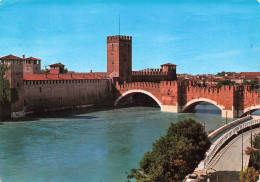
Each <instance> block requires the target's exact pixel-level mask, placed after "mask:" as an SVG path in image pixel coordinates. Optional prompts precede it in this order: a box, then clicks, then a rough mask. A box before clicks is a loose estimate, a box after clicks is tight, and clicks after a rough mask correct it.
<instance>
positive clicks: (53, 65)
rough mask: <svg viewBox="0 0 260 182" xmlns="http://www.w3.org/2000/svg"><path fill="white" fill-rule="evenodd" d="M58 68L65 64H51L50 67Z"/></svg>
mask: <svg viewBox="0 0 260 182" xmlns="http://www.w3.org/2000/svg"><path fill="white" fill-rule="evenodd" d="M56 66H57V67H58V66H65V65H64V64H61V63H55V64H51V65H50V67H56Z"/></svg>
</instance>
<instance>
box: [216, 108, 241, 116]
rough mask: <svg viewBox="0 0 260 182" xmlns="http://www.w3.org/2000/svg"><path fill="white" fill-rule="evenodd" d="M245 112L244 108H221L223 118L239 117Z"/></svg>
mask: <svg viewBox="0 0 260 182" xmlns="http://www.w3.org/2000/svg"><path fill="white" fill-rule="evenodd" d="M243 113H244V111H243V110H237V109H234V108H233V107H232V110H224V109H223V110H221V116H222V117H223V118H225V117H227V118H239V117H240V116H242V115H243Z"/></svg>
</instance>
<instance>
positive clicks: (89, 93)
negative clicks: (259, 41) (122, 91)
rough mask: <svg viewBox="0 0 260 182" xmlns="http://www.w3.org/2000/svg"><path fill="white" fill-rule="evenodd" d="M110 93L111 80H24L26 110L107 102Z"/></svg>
mask: <svg viewBox="0 0 260 182" xmlns="http://www.w3.org/2000/svg"><path fill="white" fill-rule="evenodd" d="M110 93H111V86H110V81H109V80H48V81H24V101H25V102H24V105H25V111H26V112H30V111H41V110H49V109H54V108H66V107H73V106H82V105H93V104H97V103H100V102H102V103H105V102H107V101H108V100H109V96H110Z"/></svg>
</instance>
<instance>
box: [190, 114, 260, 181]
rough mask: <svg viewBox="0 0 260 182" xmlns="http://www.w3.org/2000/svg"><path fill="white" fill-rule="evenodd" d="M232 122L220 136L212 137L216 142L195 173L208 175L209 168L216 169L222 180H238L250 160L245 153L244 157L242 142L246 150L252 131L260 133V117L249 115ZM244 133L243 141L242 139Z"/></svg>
mask: <svg viewBox="0 0 260 182" xmlns="http://www.w3.org/2000/svg"><path fill="white" fill-rule="evenodd" d="M238 122H239V124H238ZM232 123H234V124H232ZM232 123H231V126H230V127H229V128H228V129H226V130H225V131H224V132H222V133H220V136H218V137H217V135H216V136H214V138H211V140H212V141H214V142H213V143H212V145H211V147H210V149H209V151H208V152H207V154H206V158H205V160H204V161H202V162H201V163H200V164H199V166H198V168H197V169H196V170H195V173H198V174H199V175H202V176H203V175H206V171H207V170H209V169H214V170H216V171H218V173H219V175H220V176H221V177H220V178H222V179H221V181H237V179H238V174H239V171H240V170H241V169H242V166H243V168H244V169H245V168H246V167H247V166H248V162H249V158H248V156H246V155H245V153H243V159H242V142H243V151H244V150H245V148H246V147H247V146H250V138H251V132H252V135H254V134H256V133H260V118H259V117H258V118H257V117H256V118H252V119H250V118H249V116H248V117H245V118H244V120H243V121H233V122H232ZM232 125H233V126H232ZM251 129H252V130H251ZM242 133H243V141H241V137H242ZM213 135H214V134H213ZM242 160H243V161H242Z"/></svg>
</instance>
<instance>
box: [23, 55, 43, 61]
mask: <svg viewBox="0 0 260 182" xmlns="http://www.w3.org/2000/svg"><path fill="white" fill-rule="evenodd" d="M26 60H33V61H38V60H41V59H38V58H34V57H32V56H31V57H28V58H26Z"/></svg>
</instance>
